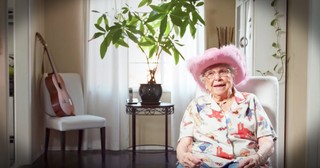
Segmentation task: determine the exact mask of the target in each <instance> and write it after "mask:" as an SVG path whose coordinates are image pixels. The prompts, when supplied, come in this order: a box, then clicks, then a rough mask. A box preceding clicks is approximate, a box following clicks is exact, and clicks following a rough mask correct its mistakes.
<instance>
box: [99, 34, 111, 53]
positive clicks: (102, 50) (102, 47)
mask: <svg viewBox="0 0 320 168" xmlns="http://www.w3.org/2000/svg"><path fill="white" fill-rule="evenodd" d="M109 45H110V40H108V36H107V37H106V38H104V40H103V41H102V43H101V45H100V57H101V59H103V58H104V56H105V55H106V52H107V49H108V47H109Z"/></svg>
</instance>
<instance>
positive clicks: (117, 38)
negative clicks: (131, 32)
mask: <svg viewBox="0 0 320 168" xmlns="http://www.w3.org/2000/svg"><path fill="white" fill-rule="evenodd" d="M121 35H122V30H121V29H119V30H117V31H116V32H115V33H114V34H113V39H112V43H113V44H116V43H117V42H118V41H119V39H120V37H121Z"/></svg>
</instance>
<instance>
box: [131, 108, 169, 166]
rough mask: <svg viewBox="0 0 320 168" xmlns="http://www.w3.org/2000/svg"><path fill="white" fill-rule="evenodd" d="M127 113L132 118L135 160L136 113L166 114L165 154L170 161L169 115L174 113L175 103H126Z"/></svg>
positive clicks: (147, 114)
mask: <svg viewBox="0 0 320 168" xmlns="http://www.w3.org/2000/svg"><path fill="white" fill-rule="evenodd" d="M126 113H127V114H128V115H131V118H132V127H131V129H132V152H133V160H135V154H136V115H145V116H154V115H165V155H166V161H167V162H168V115H170V114H173V113H174V105H173V104H170V103H160V104H159V105H143V104H140V103H138V104H126Z"/></svg>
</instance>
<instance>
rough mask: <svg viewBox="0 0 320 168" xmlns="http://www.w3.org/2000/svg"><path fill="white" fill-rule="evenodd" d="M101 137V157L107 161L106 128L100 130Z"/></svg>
mask: <svg viewBox="0 0 320 168" xmlns="http://www.w3.org/2000/svg"><path fill="white" fill-rule="evenodd" d="M100 136H101V156H102V160H103V161H104V160H105V155H106V154H105V152H106V127H102V128H100Z"/></svg>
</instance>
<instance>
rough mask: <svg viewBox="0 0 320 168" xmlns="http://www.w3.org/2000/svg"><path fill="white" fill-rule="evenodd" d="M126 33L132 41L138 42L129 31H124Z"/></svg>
mask: <svg viewBox="0 0 320 168" xmlns="http://www.w3.org/2000/svg"><path fill="white" fill-rule="evenodd" d="M126 33H127V35H128V37H129V38H130V39H131V40H132V41H133V42H135V43H138V42H139V41H138V38H137V37H136V36H135V35H134V34H132V33H130V32H129V31H126Z"/></svg>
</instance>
